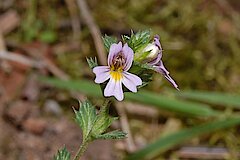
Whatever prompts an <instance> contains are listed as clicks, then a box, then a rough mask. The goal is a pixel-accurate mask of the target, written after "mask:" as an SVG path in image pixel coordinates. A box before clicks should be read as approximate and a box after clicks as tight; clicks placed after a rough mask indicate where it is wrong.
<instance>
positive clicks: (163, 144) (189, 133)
mask: <svg viewBox="0 0 240 160" xmlns="http://www.w3.org/2000/svg"><path fill="white" fill-rule="evenodd" d="M239 124H240V118H227V119H224V120H217V121H214V122H208V123H206V124H202V125H199V126H196V127H192V128H189V129H184V130H181V131H179V132H177V133H173V134H171V135H167V136H165V137H162V138H160V139H159V140H157V141H156V142H154V143H152V144H149V145H148V146H147V147H145V148H143V149H142V150H140V151H137V152H136V153H134V154H132V155H130V156H129V157H128V158H126V160H136V159H144V158H146V159H148V158H152V157H154V156H157V155H158V154H159V153H161V152H163V151H167V150H168V149H170V148H172V147H174V146H176V145H178V144H181V143H184V142H185V141H186V140H189V139H191V138H193V137H197V136H201V135H203V134H207V133H210V132H213V131H216V130H219V129H224V128H228V127H233V126H236V125H239Z"/></svg>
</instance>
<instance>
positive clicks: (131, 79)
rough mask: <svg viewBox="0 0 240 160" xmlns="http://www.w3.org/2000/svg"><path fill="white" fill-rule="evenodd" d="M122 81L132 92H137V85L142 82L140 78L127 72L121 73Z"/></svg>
mask: <svg viewBox="0 0 240 160" xmlns="http://www.w3.org/2000/svg"><path fill="white" fill-rule="evenodd" d="M122 83H123V84H124V86H125V87H127V88H128V89H129V90H130V91H132V92H137V86H139V85H141V84H142V80H141V78H139V77H138V76H136V75H134V74H131V73H129V72H124V73H123V80H122Z"/></svg>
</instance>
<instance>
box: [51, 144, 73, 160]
mask: <svg viewBox="0 0 240 160" xmlns="http://www.w3.org/2000/svg"><path fill="white" fill-rule="evenodd" d="M54 160H70V153H69V152H68V151H67V149H66V147H64V148H63V149H60V150H58V153H57V155H55V156H54Z"/></svg>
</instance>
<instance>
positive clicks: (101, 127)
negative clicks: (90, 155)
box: [92, 106, 118, 138]
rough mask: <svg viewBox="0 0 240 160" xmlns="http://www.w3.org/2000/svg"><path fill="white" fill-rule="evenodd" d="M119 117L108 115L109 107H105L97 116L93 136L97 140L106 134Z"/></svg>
mask: <svg viewBox="0 0 240 160" xmlns="http://www.w3.org/2000/svg"><path fill="white" fill-rule="evenodd" d="M116 119H118V118H117V117H111V116H109V114H108V107H105V106H103V107H102V109H101V110H100V113H99V114H98V116H97V119H96V122H95V124H94V126H93V129H92V136H93V137H94V138H97V137H98V136H100V135H101V134H102V133H104V132H105V131H106V130H107V129H108V127H109V126H110V125H111V124H112V122H113V121H114V120H116Z"/></svg>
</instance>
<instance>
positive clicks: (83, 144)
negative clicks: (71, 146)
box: [73, 140, 89, 160]
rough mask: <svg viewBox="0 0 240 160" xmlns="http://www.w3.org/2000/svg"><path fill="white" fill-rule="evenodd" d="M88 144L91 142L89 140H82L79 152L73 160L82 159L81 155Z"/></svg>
mask: <svg viewBox="0 0 240 160" xmlns="http://www.w3.org/2000/svg"><path fill="white" fill-rule="evenodd" d="M88 144H89V141H88V140H86V141H83V142H82V144H81V146H80V148H79V149H78V151H77V154H76V155H75V157H74V159H73V160H80V157H81V156H82V155H83V153H84V152H85V151H86V149H87V146H88Z"/></svg>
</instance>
